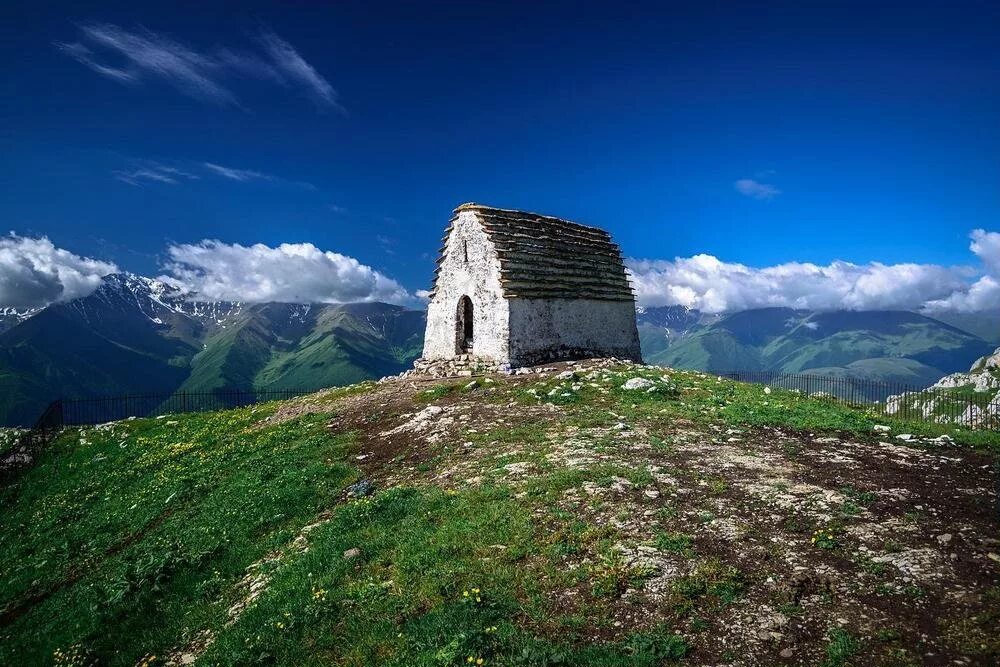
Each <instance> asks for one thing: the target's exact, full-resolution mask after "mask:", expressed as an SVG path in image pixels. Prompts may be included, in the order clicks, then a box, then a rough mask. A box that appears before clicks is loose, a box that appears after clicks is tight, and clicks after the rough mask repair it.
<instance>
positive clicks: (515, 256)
mask: <svg viewBox="0 0 1000 667" xmlns="http://www.w3.org/2000/svg"><path fill="white" fill-rule="evenodd" d="M466 211H471V212H473V213H475V215H476V217H477V218H478V219H479V221H480V223H481V224H482V225H483V228H484V229H485V230H486V233H487V235H488V236H489V239H490V241H491V242H492V243H493V245H494V247H495V248H496V251H497V255H498V257H499V259H500V284H501V287H502V288H503V295H504V297H506V298H509V299H514V298H522V299H598V300H605V301H633V302H634V301H635V294H634V292H633V291H632V285H631V283H630V282H629V280H628V276H627V274H626V272H625V263H624V262H623V261H622V255H621V250H620V249H619V247H618V244H616V243H615V242H614V241H612V240H611V236H610V235H609V234H608V233H607V232H606V231H604V230H603V229H599V228H597V227H588V226H586V225H581V224H578V223H575V222H570V221H568V220H562V219H560V218H554V217H552V216H548V215H540V214H538V213H529V212H527V211H514V210H509V209H500V208H492V207H490V206H483V205H482V204H462V205H461V206H459V207H458V208H456V209H455V212H454V215H453V216H452V218H451V221H450V223H449V225H448V228H447V230H446V231H445V236H444V239H445V240H447V238H448V234H450V233H451V230H452V226H453V225H454V222H455V220H456V219H457V218H458V216H459V215H460V214H461V213H463V212H466ZM445 252H446V249H445V247H444V246H443V247H442V248H441V251H440V255H439V257H438V260H437V263H438V265H439V267H440V264H441V262H442V261H443V260H444V254H445ZM439 270H440V269H437V270H435V272H434V282H435V287H436V285H437V279H438V273H439ZM431 293H432V294H433V293H434V290H432V292H431Z"/></svg>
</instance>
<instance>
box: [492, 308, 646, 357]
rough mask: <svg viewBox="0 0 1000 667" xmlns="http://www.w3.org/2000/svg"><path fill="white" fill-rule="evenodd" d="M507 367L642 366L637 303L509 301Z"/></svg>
mask: <svg viewBox="0 0 1000 667" xmlns="http://www.w3.org/2000/svg"><path fill="white" fill-rule="evenodd" d="M509 306H510V364H511V365H512V366H526V365H530V364H537V363H541V362H543V361H548V360H550V359H567V358H581V357H621V358H625V359H633V360H636V361H640V360H641V359H642V355H641V353H640V351H639V331H638V329H637V328H636V323H635V304H634V303H633V302H631V301H600V300H593V299H511V300H510V301H509Z"/></svg>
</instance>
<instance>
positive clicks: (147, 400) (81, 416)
mask: <svg viewBox="0 0 1000 667" xmlns="http://www.w3.org/2000/svg"><path fill="white" fill-rule="evenodd" d="M314 391H318V389H311V390H306V389H262V390H243V389H227V390H224V391H212V392H207V391H206V392H176V393H172V394H166V393H164V394H121V395H118V396H99V397H95V398H73V399H60V400H57V401H53V402H52V403H50V404H49V406H48V407H47V408H45V411H44V412H43V413H42V415H41V416H40V417H39V418H38V421H36V422H35V424H34V426H32V427H31V428H30V429H28V430H26V431H24V432H23V433H21V434H20V435H18V436H17V439H16V441H15V442H14V443H13V444H12V445H11V447H10V448H8V450H7V451H6V452H4V453H3V455H2V457H0V486H6V485H8V484H9V483H10V482H11V481H12V480H13V479H14V478H15V477H16V476H17V475H19V474H20V473H21V472H23V471H24V470H25V469H27V468H29V467H30V466H31V465H32V464H33V463H34V462H35V461H36V460H37V459H38V455H39V453H40V452H41V450H42V448H43V447H45V445H46V444H48V443H49V441H51V440H52V439H53V438H54V437H55V436H56V435H57V434H58V433H59V431H60V429H62V428H63V427H64V426H86V425H90V424H103V423H106V422H110V421H118V420H121V419H127V418H129V417H156V416H159V415H167V414H173V413H178V412H211V411H214V410H226V409H230V408H237V407H242V406H246V405H254V404H256V403H266V402H267V401H277V400H285V399H289V398H294V397H296V396H302V395H303V394H308V393H312V392H314Z"/></svg>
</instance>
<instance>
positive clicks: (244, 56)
mask: <svg viewBox="0 0 1000 667" xmlns="http://www.w3.org/2000/svg"><path fill="white" fill-rule="evenodd" d="M80 32H81V39H80V40H79V41H76V42H56V43H55V45H56V47H57V48H58V49H59V50H60V51H62V52H63V53H65V54H66V55H68V56H70V57H71V58H73V59H74V60H76V61H77V62H79V63H81V64H82V65H85V66H86V67H88V68H90V69H91V70H93V71H94V72H96V73H98V74H100V75H102V76H104V77H107V78H109V79H111V80H114V81H117V82H119V83H123V84H129V85H138V84H141V83H143V82H144V81H147V80H160V81H163V82H165V83H167V84H169V85H171V86H172V87H174V88H175V89H177V90H178V91H179V92H181V93H182V94H184V95H187V96H188V97H192V98H194V99H197V100H201V101H203V102H208V103H211V104H217V105H219V106H240V102H239V99H238V97H237V95H236V93H235V92H234V90H233V83H234V82H235V81H236V80H237V79H240V78H243V79H251V80H257V81H262V82H267V83H271V84H277V85H281V86H283V87H286V88H295V89H298V90H300V91H301V92H303V93H305V94H306V95H308V96H309V97H310V98H311V99H313V100H314V101H315V102H316V104H317V105H318V106H319V107H320V108H327V109H336V110H338V111H341V112H343V111H344V108H343V107H342V106H341V104H340V102H339V101H338V96H337V92H336V90H334V88H333V86H332V85H330V82H329V81H327V80H326V79H325V78H324V77H323V76H322V75H321V74H320V73H319V72H318V71H317V70H316V68H315V67H313V66H312V65H310V64H309V63H308V62H306V60H305V59H304V58H303V57H302V56H301V55H300V54H299V52H298V51H296V49H295V48H294V47H293V46H292V45H291V44H289V43H288V42H287V41H285V40H283V39H282V38H281V37H279V36H278V35H276V34H275V33H273V32H271V31H269V30H261V31H260V32H258V33H257V35H256V36H255V41H256V42H257V49H256V50H243V51H237V50H233V49H229V48H216V49H214V50H211V51H199V50H198V49H195V48H193V47H190V46H187V45H185V44H183V43H181V42H179V41H176V40H174V39H171V38H170V37H167V36H165V35H162V34H160V33H156V32H153V31H151V30H146V29H138V30H126V29H125V28H122V27H120V26H117V25H114V24H110V23H92V24H87V25H83V26H81V27H80ZM98 50H99V51H100V53H98ZM109 59H117V62H109Z"/></svg>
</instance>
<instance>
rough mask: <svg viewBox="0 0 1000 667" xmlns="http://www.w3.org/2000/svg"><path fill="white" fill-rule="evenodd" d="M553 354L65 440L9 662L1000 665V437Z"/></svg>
mask: <svg viewBox="0 0 1000 667" xmlns="http://www.w3.org/2000/svg"><path fill="white" fill-rule="evenodd" d="M566 367H568V368H569V369H570V370H572V369H574V368H575V369H576V371H575V374H574V375H571V376H569V377H562V378H557V377H556V372H555V371H553V372H547V373H536V374H533V375H528V376H513V377H502V376H500V377H492V378H481V379H479V380H477V381H476V382H474V383H469V380H468V378H466V379H465V380H462V381H461V382H456V381H448V380H445V381H439V382H423V383H418V382H416V381H415V380H414V379H404V380H395V381H389V382H384V383H379V384H376V383H371V382H368V383H363V384H359V385H354V386H351V387H347V388H343V389H338V390H331V391H327V392H324V393H321V394H315V395H311V396H307V397H303V398H301V399H296V400H294V401H289V402H284V403H272V404H267V405H258V406H255V407H251V408H243V409H238V410H232V411H224V412H218V413H210V414H183V415H171V416H167V417H164V418H161V419H138V420H131V421H125V422H118V423H114V424H108V425H104V426H100V427H94V428H83V429H72V430H69V431H67V432H66V433H64V434H63V435H62V436H61V437H60V438H59V439H58V440H56V441H55V443H54V444H53V445H52V447H51V448H50V449H49V450H47V452H46V453H45V454H44V455H43V457H42V459H41V460H40V461H39V462H38V463H37V465H36V466H35V467H34V468H33V469H32V470H30V471H28V472H27V473H26V474H25V475H24V476H23V477H22V478H20V482H19V483H18V484H17V485H16V486H14V487H12V488H9V489H6V490H3V491H2V492H0V493H2V495H0V503H2V505H3V507H4V512H3V513H0V663H2V664H42V663H45V664H47V663H55V664H76V665H82V664H109V665H136V664H141V665H161V664H190V663H195V664H206V665H208V664H231V665H248V664H281V665H308V664H338V665H357V666H361V665H376V664H377V665H397V666H404V665H405V666H407V667H409V666H415V665H453V666H457V665H468V664H484V665H594V666H596V665H603V666H610V665H643V666H649V667H652V666H654V665H665V664H674V663H682V664H692V665H700V664H767V665H773V664H810V665H825V666H835V665H848V664H876V665H879V664H885V665H889V664H893V665H908V664H921V662H922V660H923V657H924V656H925V655H927V654H933V655H934V656H936V658H940V660H941V662H942V664H947V663H952V662H954V661H956V660H961V659H967V660H969V661H970V662H973V663H976V664H993V663H995V662H996V661H997V660H998V659H1000V643H998V641H997V636H996V633H995V628H996V624H997V622H998V620H1000V589H998V588H997V578H998V576H1000V561H998V559H1000V556H998V555H997V554H996V553H995V552H996V551H997V549H996V546H995V542H992V541H991V540H992V537H994V536H995V516H994V514H993V509H992V508H991V507H990V503H988V502H984V499H986V498H989V497H990V494H991V493H993V484H994V480H993V479H992V477H991V473H990V471H989V466H988V464H989V462H990V461H991V458H990V455H989V454H987V453H986V452H987V451H988V450H989V449H990V448H994V450H995V451H1000V449H996V448H997V447H998V444H1000V437H998V435H997V434H996V433H988V432H975V431H968V430H964V429H954V428H953V427H948V429H947V431H945V428H944V427H940V426H935V425H912V424H901V423H900V424H897V423H893V422H882V421H881V420H880V418H879V417H878V416H877V415H875V414H873V413H868V412H864V411H854V410H850V409H847V408H843V407H840V406H838V405H836V404H834V403H831V402H828V401H823V400H815V399H809V398H805V397H802V396H800V395H797V394H794V393H786V392H782V391H773V392H771V393H770V394H765V393H764V390H763V389H762V388H760V387H755V386H750V385H741V384H737V383H731V382H728V381H721V380H719V379H717V378H715V377H713V376H708V375H702V374H699V373H689V372H679V371H665V370H663V369H654V368H649V367H638V366H630V365H625V366H613V367H608V366H606V365H604V364H601V363H592V364H590V365H584V366H566ZM563 368H564V366H562V365H560V366H559V367H558V368H557V371H561V370H562V369H563ZM633 377H644V378H645V379H646V380H647V383H645V384H646V385H647V386H643V387H640V388H639V389H636V390H627V389H624V384H625V382H626V380H628V379H630V378H633ZM882 423H886V424H888V425H889V426H890V427H891V428H892V429H893V432H892V433H890V434H881V433H878V432H875V431H874V426H875V425H877V424H882ZM903 430H905V431H906V432H907V433H910V434H915V436H907V437H906V438H896V437H894V436H895V434H897V433H900V432H901V431H903ZM945 432H947V433H948V434H949V435H950V436H951V437H952V438H954V442H955V443H956V444H951V443H952V442H953V441H951V440H947V439H942V438H939V437H938V436H939V435H941V434H942V433H945ZM887 440H891V441H892V442H888V441H887ZM362 479H363V480H367V481H369V482H370V483H371V485H372V487H373V493H371V494H370V495H367V494H366V493H365V490H364V489H361V488H360V487H351V486H350V485H352V484H353V483H355V482H357V481H358V480H362ZM351 488H354V489H355V490H356V493H354V494H351V493H349V492H348V490H349V489H351ZM956 489H961V490H962V493H959V494H956V492H955V491H956ZM959 593H960V595H959Z"/></svg>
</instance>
